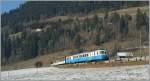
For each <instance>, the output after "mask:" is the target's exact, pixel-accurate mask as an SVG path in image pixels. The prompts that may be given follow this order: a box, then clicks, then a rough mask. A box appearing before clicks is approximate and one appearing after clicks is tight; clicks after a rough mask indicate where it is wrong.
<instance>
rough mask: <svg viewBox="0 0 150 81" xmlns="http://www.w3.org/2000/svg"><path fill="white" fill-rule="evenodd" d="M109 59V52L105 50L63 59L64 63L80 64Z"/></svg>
mask: <svg viewBox="0 0 150 81" xmlns="http://www.w3.org/2000/svg"><path fill="white" fill-rule="evenodd" d="M108 59H109V52H108V51H106V50H95V51H91V52H85V53H79V54H76V55H72V56H67V57H66V58H65V60H64V61H65V63H80V62H90V61H103V60H108Z"/></svg>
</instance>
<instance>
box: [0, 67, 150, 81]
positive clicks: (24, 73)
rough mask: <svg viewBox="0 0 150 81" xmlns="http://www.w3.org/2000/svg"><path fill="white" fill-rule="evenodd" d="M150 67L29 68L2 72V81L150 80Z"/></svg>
mask: <svg viewBox="0 0 150 81" xmlns="http://www.w3.org/2000/svg"><path fill="white" fill-rule="evenodd" d="M148 68H149V65H138V66H122V67H106V68H104V67H103V68H82V69H79V68H75V69H73V68H72V69H61V68H56V67H44V68H39V69H36V68H29V69H21V70H13V71H3V72H1V80H74V79H77V80H143V79H144V80H148V79H149V73H148V72H149V71H148Z"/></svg>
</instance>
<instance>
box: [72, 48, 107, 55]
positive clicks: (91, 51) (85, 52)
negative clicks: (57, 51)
mask: <svg viewBox="0 0 150 81" xmlns="http://www.w3.org/2000/svg"><path fill="white" fill-rule="evenodd" d="M94 51H106V50H105V49H100V50H94ZM89 52H93V51H86V52H82V53H77V54H74V55H71V56H77V55H82V54H85V53H89Z"/></svg>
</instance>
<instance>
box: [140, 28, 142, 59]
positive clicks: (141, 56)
mask: <svg viewBox="0 0 150 81" xmlns="http://www.w3.org/2000/svg"><path fill="white" fill-rule="evenodd" d="M140 56H141V60H142V54H141V31H140Z"/></svg>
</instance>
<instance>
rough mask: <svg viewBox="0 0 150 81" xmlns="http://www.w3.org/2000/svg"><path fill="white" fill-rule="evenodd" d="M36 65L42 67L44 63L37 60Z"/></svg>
mask: <svg viewBox="0 0 150 81" xmlns="http://www.w3.org/2000/svg"><path fill="white" fill-rule="evenodd" d="M34 66H35V67H36V68H39V67H42V66H43V63H42V62H41V61H37V62H36V63H35V64H34Z"/></svg>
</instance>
